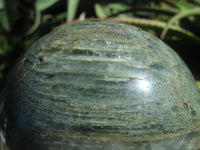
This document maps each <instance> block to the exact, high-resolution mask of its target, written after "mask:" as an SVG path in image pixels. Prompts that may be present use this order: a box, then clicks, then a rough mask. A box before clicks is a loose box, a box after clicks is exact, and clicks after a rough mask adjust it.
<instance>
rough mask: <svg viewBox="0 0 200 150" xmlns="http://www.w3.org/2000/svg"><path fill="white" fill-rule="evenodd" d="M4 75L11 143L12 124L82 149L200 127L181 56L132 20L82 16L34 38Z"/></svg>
mask: <svg viewBox="0 0 200 150" xmlns="http://www.w3.org/2000/svg"><path fill="white" fill-rule="evenodd" d="M8 80H9V81H8V82H7V86H6V87H5V89H4V91H3V92H2V93H1V97H0V99H1V101H5V103H4V105H3V106H4V107H3V111H2V113H1V120H3V121H1V122H3V123H2V124H4V125H1V128H2V131H3V133H5V134H6V139H7V141H9V140H10V143H9V144H10V145H12V142H13V141H15V140H14V139H13V137H11V135H12V131H13V133H16V135H17V137H18V136H19V135H20V133H19V131H20V130H21V129H23V131H22V133H29V132H33V133H34V134H33V135H35V134H37V133H42V135H44V136H45V137H49V138H58V137H59V138H63V141H68V142H69V141H77V140H78V142H74V143H75V145H78V147H77V148H75V149H80V150H81V149H83V147H84V146H83V145H87V144H86V143H87V142H88V143H91V142H93V141H95V142H97V145H98V142H99V145H101V146H102V145H103V144H102V143H109V141H112V142H111V143H113V142H114V143H117V141H118V142H119V143H120V142H122V143H126V142H128V143H129V144H124V145H123V146H122V147H123V148H120V149H119V150H125V149H128V147H129V146H130V145H132V149H133V147H134V146H133V144H130V143H135V142H136V141H149V140H158V141H162V139H166V141H168V140H167V139H170V137H171V138H172V139H173V138H175V137H176V136H177V137H181V138H182V137H185V136H187V135H186V134H187V133H189V132H192V131H198V130H199V129H200V96H199V91H198V89H197V86H196V84H195V81H194V79H193V77H192V75H191V73H190V71H189V70H188V68H187V66H186V65H185V63H184V62H183V61H182V60H181V59H180V57H179V56H178V55H177V54H176V53H175V52H174V51H173V50H172V49H171V48H170V47H168V46H167V45H166V44H164V43H163V42H162V41H160V40H159V39H157V38H156V37H155V36H153V35H151V34H149V33H146V32H144V31H142V30H141V29H139V28H136V27H133V26H130V25H126V24H122V23H115V22H109V21H87V22H81V23H76V24H73V25H68V26H64V27H62V28H60V29H58V30H55V31H53V32H52V33H50V34H48V35H46V36H44V37H43V38H41V39H40V40H38V41H37V42H35V43H34V44H33V46H32V47H31V48H30V49H29V50H28V51H27V52H26V53H25V54H24V56H23V57H22V58H21V59H20V60H19V62H18V63H17V64H16V66H15V69H14V70H13V71H12V72H11V75H10V77H9V79H8ZM2 118H3V119H2ZM24 130H26V131H24ZM24 135H26V134H24ZM28 135H30V133H29V134H28ZM37 136H38V135H37ZM19 137H20V136H19ZM25 137H26V136H25ZM33 137H34V136H33ZM195 137H196V136H195ZM40 138H41V137H40ZM40 138H38V139H40ZM30 139H31V140H30V141H32V138H30ZM33 139H34V138H33ZM178 139H179V138H178ZM33 141H34V140H33ZM41 141H42V140H41ZM47 141H48V140H47ZM58 141H59V140H58ZM61 141H62V140H61ZM84 141H86V143H84ZM170 141H176V140H170ZM47 143H48V142H47ZM50 143H51V142H50ZM58 143H59V142H58ZM61 143H62V142H61ZM65 143H66V142H65ZM72 143H73V142H72ZM77 143H79V144H77ZM81 143H84V144H81ZM136 143H137V142H136ZM138 143H141V142H138ZM147 143H148V142H147ZM175 143H177V142H175ZM168 144H169V143H168ZM69 145H70V144H69ZM89 145H90V144H89ZM91 145H92V144H91ZM93 145H96V144H93ZM108 145H109V144H108ZM111 145H112V144H111ZM113 145H116V144H113ZM126 145H127V147H126ZM128 145H129V146H128ZM135 145H137V144H135ZM88 147H89V146H88ZM136 147H137V146H136ZM183 147H185V146H183ZM22 149H23V148H21V150H22ZM38 149H39V148H38ZM43 149H45V148H44V147H43ZM46 149H50V148H46ZM69 149H73V147H70V146H69ZM91 149H92V148H91ZM95 149H98V148H95ZM99 149H102V148H99ZM114 149H115V148H113V150H114ZM116 149H117V148H116ZM130 149H131V148H130ZM136 149H137V148H136ZM138 149H139V148H138ZM141 149H142V148H141ZM12 150H15V149H12ZM55 150H64V148H63V149H62V148H60V149H59V148H57V149H55Z"/></svg>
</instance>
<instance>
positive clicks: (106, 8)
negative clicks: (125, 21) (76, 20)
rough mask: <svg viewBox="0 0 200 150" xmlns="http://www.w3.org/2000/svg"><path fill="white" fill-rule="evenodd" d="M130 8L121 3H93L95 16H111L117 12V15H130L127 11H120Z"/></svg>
mask: <svg viewBox="0 0 200 150" xmlns="http://www.w3.org/2000/svg"><path fill="white" fill-rule="evenodd" d="M130 9H131V6H128V5H126V4H123V3H110V4H107V5H101V4H98V3H97V4H95V13H96V15H97V17H99V18H106V17H111V16H113V15H116V14H118V13H119V14H118V15H117V16H118V17H119V16H121V17H122V16H123V17H127V16H131V15H130V13H129V12H126V13H122V12H124V11H128V10H130Z"/></svg>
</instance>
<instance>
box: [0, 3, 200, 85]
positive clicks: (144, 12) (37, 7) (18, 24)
mask: <svg viewBox="0 0 200 150" xmlns="http://www.w3.org/2000/svg"><path fill="white" fill-rule="evenodd" d="M91 18H93V19H94V18H95V19H97V18H98V19H107V20H113V21H120V22H125V23H129V24H133V25H136V26H138V27H141V28H143V29H144V30H146V31H148V32H150V33H152V34H154V35H156V36H157V37H159V38H161V39H162V40H164V41H165V42H167V43H168V44H169V45H170V46H171V47H172V48H174V49H175V50H176V51H177V53H178V54H179V55H180V56H181V57H182V58H183V59H184V60H185V62H186V63H187V65H188V66H189V68H190V69H191V70H192V72H193V74H195V77H196V79H197V80H199V79H200V72H199V70H200V58H199V55H198V51H199V46H200V24H199V22H200V0H177V1H174V0H123V1H121V0H82V1H80V0H0V88H1V87H2V85H3V82H4V80H5V78H6V75H7V73H8V70H9V69H10V67H11V66H12V65H13V62H14V61H15V60H16V58H17V57H18V56H19V55H20V54H21V53H23V52H24V51H25V50H26V49H28V47H30V45H31V44H32V43H33V42H34V41H36V40H37V39H38V38H39V37H41V36H42V35H44V34H46V33H48V32H50V31H51V30H53V29H54V28H55V27H57V26H59V25H62V24H64V23H67V22H68V23H70V22H72V21H74V20H75V21H79V20H85V19H91Z"/></svg>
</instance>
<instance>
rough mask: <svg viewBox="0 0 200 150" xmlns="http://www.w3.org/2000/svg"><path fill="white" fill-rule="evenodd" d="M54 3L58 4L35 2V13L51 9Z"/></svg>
mask: <svg viewBox="0 0 200 150" xmlns="http://www.w3.org/2000/svg"><path fill="white" fill-rule="evenodd" d="M56 2H58V0H37V1H36V2H35V8H36V10H37V11H43V10H46V9H47V8H49V7H51V6H52V5H53V4H55V3H56Z"/></svg>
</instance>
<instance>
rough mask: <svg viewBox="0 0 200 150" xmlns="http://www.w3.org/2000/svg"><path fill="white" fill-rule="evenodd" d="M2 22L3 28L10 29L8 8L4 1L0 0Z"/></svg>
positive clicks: (0, 19) (0, 21) (0, 20)
mask: <svg viewBox="0 0 200 150" xmlns="http://www.w3.org/2000/svg"><path fill="white" fill-rule="evenodd" d="M0 24H1V25H2V27H3V29H4V30H6V31H7V32H9V31H10V29H11V26H10V23H9V19H8V15H7V12H6V9H5V8H4V1H3V0H0Z"/></svg>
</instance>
